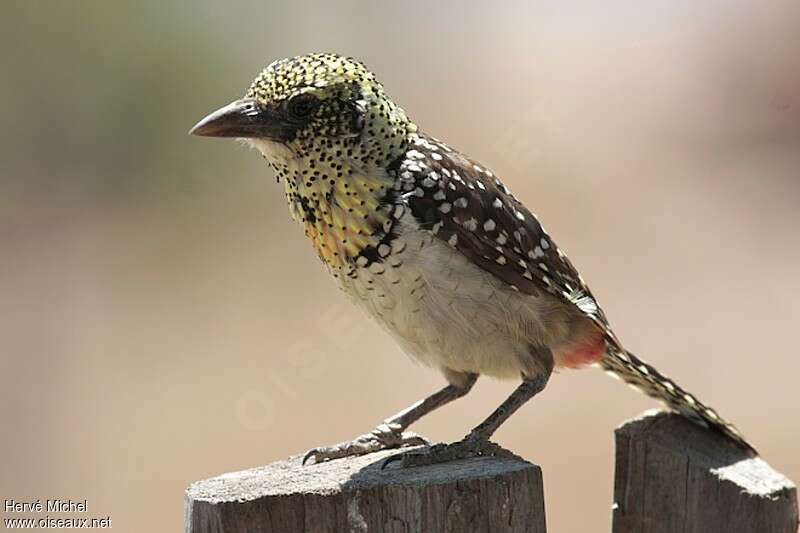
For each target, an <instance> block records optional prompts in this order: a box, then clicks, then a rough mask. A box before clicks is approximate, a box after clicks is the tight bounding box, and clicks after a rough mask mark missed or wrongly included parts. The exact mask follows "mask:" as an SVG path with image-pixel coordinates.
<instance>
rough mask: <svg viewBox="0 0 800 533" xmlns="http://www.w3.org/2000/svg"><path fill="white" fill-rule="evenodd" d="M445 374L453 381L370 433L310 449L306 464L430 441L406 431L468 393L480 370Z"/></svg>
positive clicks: (446, 372) (305, 459)
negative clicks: (311, 460)
mask: <svg viewBox="0 0 800 533" xmlns="http://www.w3.org/2000/svg"><path fill="white" fill-rule="evenodd" d="M445 375H446V376H447V378H448V380H449V381H450V382H451V384H450V385H447V386H446V387H444V388H442V389H441V390H439V391H437V392H435V393H434V394H431V395H430V396H428V397H427V398H425V399H423V400H420V401H418V402H417V403H415V404H414V405H412V406H410V407H408V408H407V409H404V410H402V411H400V412H399V413H397V414H396V415H394V416H391V417H389V418H387V419H386V420H384V421H383V423H381V424H379V425H378V427H376V428H375V429H374V430H372V431H371V432H370V433H366V434H364V435H361V436H360V437H357V438H356V439H354V440H351V441H348V442H341V443H339V444H334V445H333V446H325V447H320V448H313V449H311V450H309V451H308V452H307V453H306V455H305V457H303V464H305V463H306V462H307V461H308V460H309V459H312V458H313V459H314V462H315V463H319V462H322V461H330V460H332V459H340V458H342V457H348V456H351V455H364V454H367V453H372V452H377V451H380V450H386V449H390V448H402V447H405V446H417V445H420V444H428V441H427V440H425V439H424V438H423V437H421V436H419V435H417V434H416V433H414V432H412V431H406V429H407V428H408V426H410V425H411V424H413V423H414V422H416V421H417V420H419V419H420V418H422V417H423V416H425V415H426V414H428V413H430V412H431V411H433V410H435V409H438V408H439V407H441V406H443V405H445V404H448V403H450V402H452V401H453V400H455V399H457V398H461V397H462V396H464V395H465V394H467V393H468V392H469V391H470V389H472V386H473V385H474V384H475V381H476V380H477V379H478V375H477V374H456V373H451V372H448V371H445Z"/></svg>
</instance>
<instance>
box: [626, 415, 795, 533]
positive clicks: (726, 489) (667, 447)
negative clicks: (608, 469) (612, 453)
mask: <svg viewBox="0 0 800 533" xmlns="http://www.w3.org/2000/svg"><path fill="white" fill-rule="evenodd" d="M616 447H617V452H616V475H615V479H614V511H613V513H614V514H613V531H614V533H633V532H637V533H639V532H644V531H646V532H647V533H674V532H681V533H751V532H752V533H797V532H798V515H797V513H798V511H797V490H796V488H795V486H794V485H793V484H792V482H791V481H789V480H788V479H786V478H785V477H784V476H783V475H781V474H780V473H778V472H776V471H775V470H773V469H772V468H771V467H770V466H769V465H768V464H767V463H766V462H764V461H763V460H762V459H761V458H759V457H751V456H750V455H748V454H747V453H745V452H744V451H742V450H740V449H738V448H737V447H736V446H735V445H733V444H731V443H730V442H728V441H727V440H726V439H725V438H723V437H721V436H719V435H717V434H715V433H713V432H711V431H707V430H705V429H703V428H700V427H697V426H696V425H694V424H692V423H691V422H689V421H687V420H686V419H685V418H683V417H681V416H679V415H676V414H671V413H666V412H662V411H648V412H647V413H645V414H644V415H643V416H641V417H639V418H636V419H634V420H631V421H628V422H626V423H625V424H623V425H622V426H620V427H619V428H618V429H617V431H616Z"/></svg>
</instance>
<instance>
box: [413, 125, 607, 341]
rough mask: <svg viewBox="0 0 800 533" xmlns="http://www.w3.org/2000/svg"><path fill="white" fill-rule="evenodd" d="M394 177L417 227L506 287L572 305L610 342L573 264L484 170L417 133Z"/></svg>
mask: <svg viewBox="0 0 800 533" xmlns="http://www.w3.org/2000/svg"><path fill="white" fill-rule="evenodd" d="M397 172H398V180H397V188H398V189H399V191H398V192H399V193H400V194H401V195H402V197H403V199H404V200H405V203H406V204H407V205H408V206H409V207H410V209H411V212H412V213H413V214H414V216H415V217H416V218H417V219H418V220H419V221H420V222H421V224H422V226H423V227H424V228H426V229H428V230H430V231H431V232H432V233H433V234H434V235H435V236H436V237H438V238H439V239H441V240H442V241H444V242H446V243H448V244H449V245H450V246H452V247H453V248H455V249H456V250H458V251H459V252H461V253H462V254H464V255H465V256H466V257H467V258H469V259H470V260H471V261H472V262H474V263H475V264H476V265H478V266H480V267H481V268H483V269H484V270H486V271H488V272H491V273H492V274H493V275H495V276H497V277H498V278H499V279H501V280H503V281H504V282H506V283H507V284H508V285H509V286H511V287H512V288H514V289H516V290H518V291H520V292H522V293H527V294H537V293H539V292H540V291H545V292H547V293H549V294H552V295H554V296H556V297H558V298H560V299H562V300H564V301H565V302H568V303H569V304H571V305H574V306H575V307H576V308H577V309H579V310H580V311H581V312H582V313H583V314H585V315H586V316H587V317H589V318H590V319H591V320H593V321H594V322H595V323H596V324H597V325H598V326H599V327H600V329H601V330H603V331H604V332H605V333H607V334H608V335H609V336H610V337H611V338H612V339H613V340H616V339H615V338H614V335H613V332H611V329H610V327H609V325H608V321H607V320H606V317H605V315H604V313H603V311H602V309H601V308H600V306H599V305H598V304H597V301H596V300H595V298H594V296H592V293H591V291H590V290H589V288H588V287H587V286H586V284H585V283H584V282H583V280H582V279H581V277H580V275H579V274H578V272H577V271H576V270H575V267H573V266H572V263H570V261H569V259H567V257H566V256H565V255H564V254H563V253H562V252H561V251H560V250H559V248H558V246H557V245H556V243H555V242H553V240H552V239H551V238H550V236H549V235H548V234H547V232H546V231H545V230H544V228H542V225H541V224H540V223H539V221H538V219H537V218H536V216H535V215H534V214H533V213H531V212H530V211H529V210H528V209H527V208H526V207H525V206H524V205H523V204H522V203H521V202H520V201H519V200H517V199H516V198H515V197H514V195H513V194H511V191H509V190H508V188H507V187H506V186H505V185H504V184H503V183H502V182H501V181H500V180H499V179H498V178H497V177H495V175H494V174H493V173H492V172H491V171H489V170H488V169H486V168H483V167H482V166H480V165H479V164H478V163H476V162H474V161H472V160H470V159H469V158H467V157H466V156H464V155H462V154H460V153H458V152H456V151H455V150H453V149H451V148H450V147H448V146H447V145H445V144H443V143H441V142H439V141H437V140H435V139H432V138H429V137H424V136H420V137H419V138H418V139H416V140H415V142H414V143H412V146H411V147H410V149H409V150H408V151H407V152H406V154H405V157H404V158H403V159H402V160H401V161H400V163H399V167H398V170H397Z"/></svg>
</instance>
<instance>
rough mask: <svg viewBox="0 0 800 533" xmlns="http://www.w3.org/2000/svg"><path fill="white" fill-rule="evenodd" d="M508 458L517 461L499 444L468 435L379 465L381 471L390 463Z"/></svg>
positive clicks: (427, 463)
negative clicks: (471, 458)
mask: <svg viewBox="0 0 800 533" xmlns="http://www.w3.org/2000/svg"><path fill="white" fill-rule="evenodd" d="M485 456H491V457H509V458H515V459H519V457H518V456H516V455H514V454H513V453H511V452H510V451H508V450H506V449H504V448H502V447H500V445H499V444H495V443H494V442H491V441H489V440H488V439H486V438H483V437H475V436H472V435H469V436H467V437H465V438H464V439H462V440H460V441H458V442H453V443H451V444H444V443H440V444H434V445H433V446H428V447H426V448H423V449H421V450H410V451H407V452H402V453H396V454H394V455H391V456H389V457H387V458H386V459H385V460H384V461H383V463H382V464H381V470H383V469H385V468H386V467H387V466H389V465H390V464H392V463H396V462H400V463H401V464H400V467H401V468H407V467H412V466H425V465H433V464H439V463H446V462H448V461H455V460H457V459H468V458H470V457H485Z"/></svg>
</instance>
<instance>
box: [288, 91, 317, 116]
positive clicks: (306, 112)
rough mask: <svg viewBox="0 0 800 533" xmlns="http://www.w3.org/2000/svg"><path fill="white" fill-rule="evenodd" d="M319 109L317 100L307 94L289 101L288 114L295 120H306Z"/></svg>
mask: <svg viewBox="0 0 800 533" xmlns="http://www.w3.org/2000/svg"><path fill="white" fill-rule="evenodd" d="M317 107H319V99H317V97H316V96H314V95H313V94H309V93H304V94H299V95H297V96H295V97H294V98H292V99H291V100H289V113H291V114H292V116H293V117H295V118H308V117H310V116H311V115H313V114H314V112H315V111H316V110H317Z"/></svg>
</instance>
